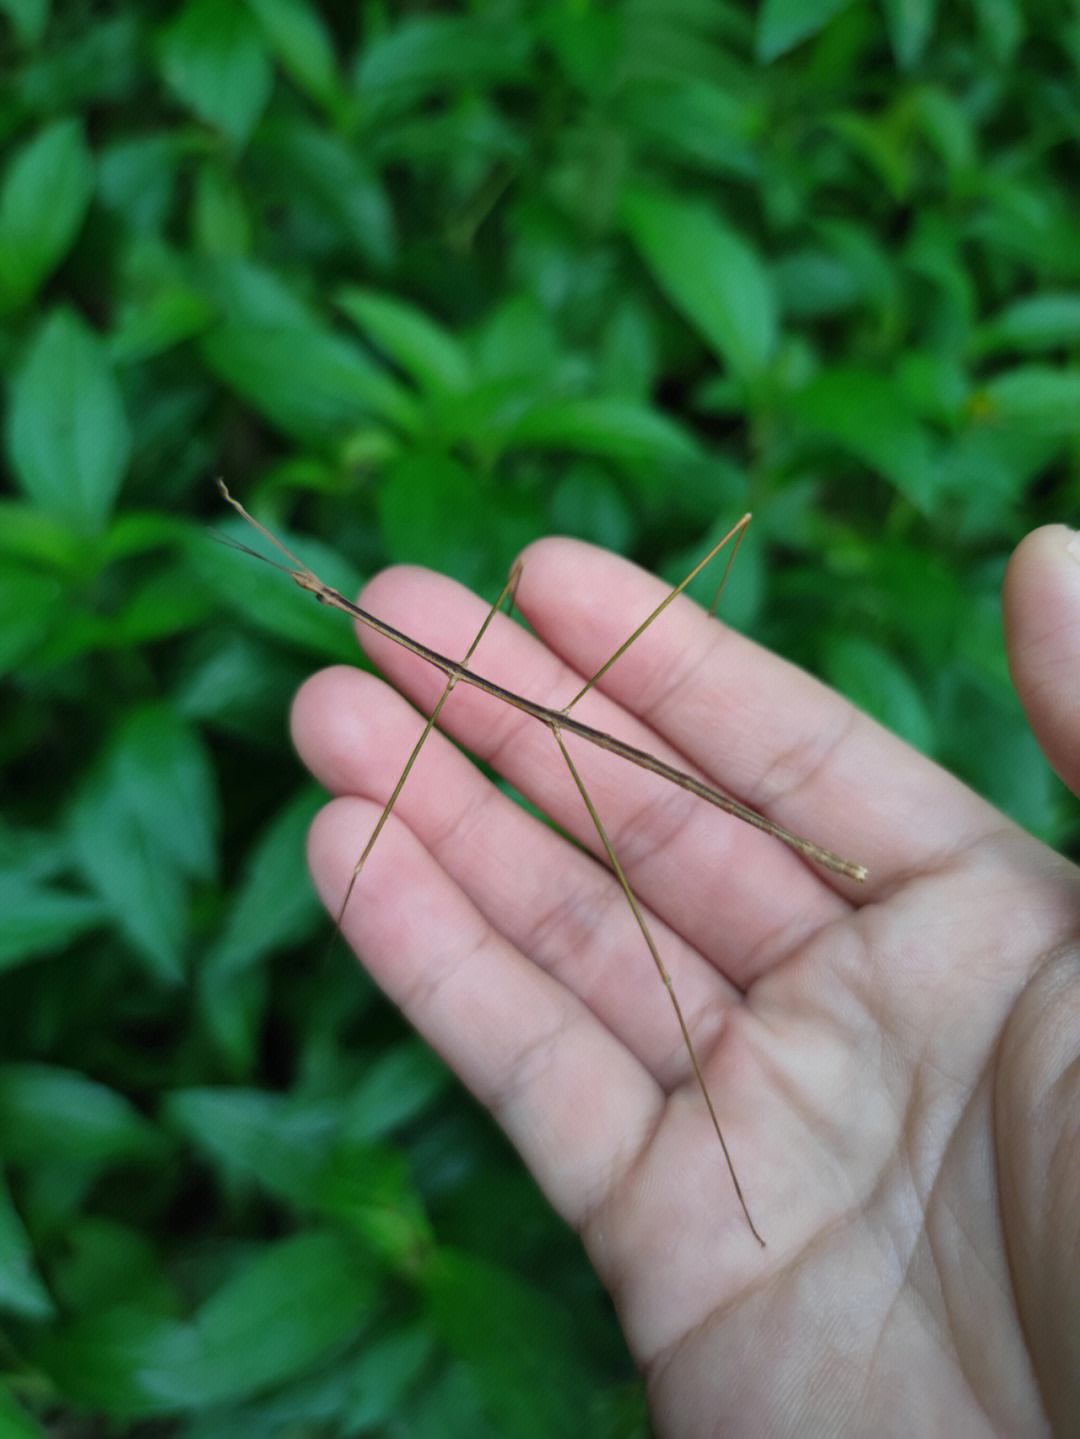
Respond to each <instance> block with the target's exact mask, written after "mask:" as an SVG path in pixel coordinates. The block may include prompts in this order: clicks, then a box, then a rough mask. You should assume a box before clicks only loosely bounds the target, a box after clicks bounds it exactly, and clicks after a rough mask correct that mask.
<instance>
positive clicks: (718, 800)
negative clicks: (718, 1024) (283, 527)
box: [218, 480, 867, 1246]
mask: <svg viewBox="0 0 1080 1439" xmlns="http://www.w3.org/2000/svg"><path fill="white" fill-rule="evenodd" d="M218 485H219V487H220V489H221V492H222V494H223V495H224V497H225V499H226V500H227V501H228V503H229V504H230V505H232V507H233V508H234V509H235V510H236V511H237V512H238V513H239V514H240V515H241V516H243V518H244V519H245V520H247V522H248V523H249V524H250V525H252V526H253V527H254V528H255V529H256V530H258V531H259V533H260V534H262V535H263V536H264V537H265V538H266V539H267V540H269V541H270V543H271V544H272V545H274V546H275V547H276V548H277V550H278V551H279V552H280V553H282V554H283V555H284V556H285V557H286V559H288V560H289V561H290V564H288V565H281V564H278V563H277V561H274V560H268V559H267V557H266V556H265V555H261V554H259V553H258V552H257V551H254V550H248V549H247V546H244V545H237V546H236V547H237V548H239V549H242V550H244V551H245V552H247V553H249V554H252V555H254V556H255V557H256V558H257V559H261V560H265V561H266V563H268V564H274V565H277V568H279V569H282V570H284V571H285V573H286V574H288V575H289V576H290V577H291V578H292V579H293V580H294V581H295V583H296V584H298V585H299V586H300V588H301V589H303V590H307V591H308V592H309V593H310V594H313V595H314V596H315V598H316V599H317V600H319V601H320V603H322V604H325V605H330V606H331V607H333V608H334V609H339V610H342V611H344V613H345V614H347V615H350V616H352V618H353V619H354V620H357V621H359V623H361V624H363V625H366V626H367V627H368V628H369V629H372V630H374V631H375V632H376V633H377V634H380V635H382V636H384V637H385V638H386V639H389V640H392V641H393V642H394V643H395V644H398V645H401V646H402V647H403V648H404V649H406V650H409V651H410V652H411V653H412V654H414V655H417V656H419V658H420V659H423V660H425V661H426V662H427V663H428V664H430V665H432V666H434V667H435V668H436V669H437V670H440V671H441V672H442V673H443V674H444V675H445V676H446V685H445V687H444V689H443V692H442V694H441V695H440V697H439V700H438V702H437V703H436V705H435V707H434V709H433V710H432V713H431V716H430V718H429V719H428V720H427V722H426V724H425V725H424V728H423V730H422V732H421V734H420V737H419V738H418V740H417V741H416V744H415V745H414V746H413V749H412V752H411V753H410V755H409V758H408V760H407V761H406V763H405V765H404V768H403V769H402V771H401V774H400V775H399V777H398V779H397V782H396V784H395V785H394V788H393V791H392V793H391V795H390V798H389V799H388V800H387V802H386V804H385V806H384V807H383V810H382V813H381V814H380V816H379V818H378V820H377V822H376V824H375V827H374V829H373V830H372V832H371V835H370V837H369V839H368V841H367V844H366V845H365V846H364V849H363V852H362V853H361V855H360V857H359V859H358V860H357V862H356V864H355V866H354V867H353V871H352V875H351V877H350V880H349V883H348V886H347V888H346V891H345V897H344V899H343V900H342V903H341V907H340V909H339V911H338V915H337V921H336V924H337V928H338V929H340V928H341V924H342V920H343V918H344V915H345V911H346V908H347V907H348V904H349V899H350V897H351V895H352V891H353V888H354V887H355V884H356V881H357V878H358V877H359V874H360V871H361V870H362V868H363V866H364V864H365V862H366V860H367V857H368V855H369V854H370V853H371V850H372V848H373V847H374V845H375V841H376V840H377V839H378V837H379V835H380V833H381V832H382V830H383V827H384V825H385V824H386V821H387V819H388V818H389V815H390V812H391V810H392V809H393V807H394V804H395V802H396V800H397V798H398V795H399V794H400V793H401V790H402V787H403V786H404V784H405V781H406V779H407V778H408V776H409V772H410V770H411V769H412V767H413V765H414V764H415V762H416V759H417V757H418V755H419V753H420V750H421V748H422V747H423V744H424V741H425V740H426V739H427V737H428V735H429V734H430V733H431V730H432V729H433V727H434V726H435V723H436V721H437V720H438V717H439V714H440V712H441V711H442V708H443V706H444V704H445V703H446V701H447V699H448V698H449V696H450V694H451V692H452V691H453V689H454V687H455V686H456V685H458V684H467V685H472V686H474V687H475V688H476V689H479V690H480V691H482V692H483V693H484V694H487V695H490V696H492V697H493V698H495V699H497V700H500V701H502V703H503V704H507V705H511V706H513V708H515V709H517V710H520V711H522V712H523V713H525V714H527V715H530V716H531V717H532V718H533V719H535V720H537V721H538V722H539V723H540V724H542V725H545V726H546V727H547V728H548V729H549V730H550V731H551V734H552V737H553V738H554V740H555V743H556V744H557V745H558V747H559V750H560V752H561V754H562V757H563V759H564V760H565V762H566V766H567V769H568V770H569V772H570V775H571V778H572V779H573V781H574V784H575V785H576V787H577V789H578V791H579V793H580V794H581V798H582V801H583V802H584V804H585V807H586V809H587V810H588V813H589V817H590V819H591V821H592V824H593V826H594V828H595V830H596V833H597V835H598V837H599V840H600V844H601V846H602V848H603V851H604V854H605V855H606V856H607V860H608V864H609V865H610V867H611V870H612V872H613V873H614V875H615V878H616V879H617V881H618V883H619V885H620V887H621V889H622V891H623V894H624V895H625V897H626V902H627V904H629V906H630V909H631V911H632V913H633V916H634V920H635V922H636V924H637V927H638V929H639V930H640V931H641V935H642V938H643V939H644V941H645V944H646V946H647V947H648V950H649V953H650V955H651V956H652V960H653V964H654V965H655V966H656V970H657V973H658V974H659V976H660V979H661V981H662V982H663V985H664V987H665V989H666V990H667V993H668V998H669V999H670V1001H671V1005H672V1008H673V1009H674V1011H675V1018H676V1020H677V1022H678V1026H679V1030H680V1032H681V1035H682V1041H683V1044H684V1045H685V1047H686V1051H687V1054H688V1055H689V1058H690V1063H691V1065H692V1067H693V1071H694V1076H695V1079H696V1081H697V1086H698V1089H699V1090H700V1091H701V1095H702V1098H703V1099H704V1101H705V1106H706V1108H707V1110H708V1112H709V1118H710V1120H711V1122H712V1127H713V1130H714V1131H715V1133H716V1137H717V1139H718V1141H719V1143H720V1148H721V1150H722V1152H723V1156H724V1161H725V1163H726V1165H727V1169H728V1173H729V1175H730V1177H731V1183H732V1186H733V1187H734V1190H735V1195H736V1197H737V1199H738V1201H739V1204H740V1206H741V1208H742V1212H743V1215H744V1217H745V1219H746V1223H747V1225H748V1226H749V1228H750V1232H751V1234H753V1236H754V1238H755V1239H756V1240H757V1242H758V1243H759V1244H760V1245H762V1246H764V1243H765V1241H764V1240H763V1239H762V1237H761V1235H760V1233H759V1232H758V1230H757V1227H756V1226H755V1224H754V1221H753V1219H752V1217H751V1214H750V1209H749V1206H748V1204H747V1201H746V1198H745V1196H744V1194H743V1191H742V1187H741V1185H740V1184H739V1180H738V1177H737V1175H736V1172H735V1165H734V1162H733V1160H732V1157H731V1154H730V1152H729V1150H728V1146H727V1142H726V1141H725V1139H724V1135H723V1131H722V1130H721V1128H720V1121H719V1120H718V1118H717V1115H716V1110H715V1108H714V1107H713V1102H712V1099H711V1097H710V1095H709V1091H708V1088H707V1086H706V1084H705V1078H704V1075H703V1073H702V1069H701V1065H700V1062H699V1060H698V1057H697V1052H696V1050H695V1048H694V1043H693V1040H692V1039H691V1036H690V1031H689V1028H688V1026H687V1023H686V1020H685V1018H684V1015H683V1011H682V1007H681V1005H680V1004H679V1000H678V996H677V995H676V993H675V989H674V986H673V984H672V980H671V975H670V974H669V973H668V970H667V968H666V966H665V965H664V962H663V960H662V959H661V957H660V952H659V950H658V949H657V946H656V943H655V940H654V939H653V936H652V933H651V931H650V929H649V926H648V923H647V921H646V919H645V915H644V913H643V912H642V909H641V906H640V905H639V903H638V901H637V898H636V896H635V895H634V892H633V890H632V889H631V887H630V883H629V881H628V879H627V877H626V874H625V873H624V871H623V868H622V866H621V864H620V863H619V859H618V856H617V855H616V853H615V851H614V848H613V847H612V844H611V841H610V839H609V837H608V834H607V831H606V830H605V828H604V825H603V821H602V820H601V818H600V815H599V814H598V812H597V810H596V807H595V806H594V804H593V802H592V799H591V798H590V796H589V793H588V790H587V789H586V787H585V784H584V781H583V780H582V778H581V775H580V774H579V772H578V770H577V768H576V766H575V765H574V762H573V760H572V759H571V757H570V754H569V752H568V750H567V748H566V745H565V743H564V741H563V735H564V734H570V735H574V736H576V737H577V738H578V739H581V740H584V741H586V742H587V743H589V744H592V745H596V746H598V747H599V748H600V749H604V750H608V751H609V752H610V753H612V754H615V755H617V756H619V757H620V758H621V759H624V760H627V761H628V762H629V763H630V764H634V765H637V766H639V767H640V768H641V769H645V770H649V771H650V772H651V773H653V774H656V775H659V776H660V777H661V778H662V779H665V780H667V781H669V782H670V783H671V784H674V785H678V786H679V787H680V788H682V789H685V790H688V791H689V792H690V793H691V794H693V795H696V796H697V797H698V798H699V799H703V800H705V801H706V802H707V803H709V804H712V805H715V806H716V807H717V808H718V809H721V810H723V811H725V813H727V814H730V815H734V816H735V817H736V818H737V819H740V820H742V821H744V823H746V824H749V825H753V826H754V828H755V829H759V830H762V831H764V832H765V833H766V834H769V835H772V836H773V838H775V839H778V840H780V841H781V842H782V843H784V844H786V845H788V846H790V847H791V848H792V849H794V850H796V851H797V852H798V853H800V854H802V855H805V856H806V858H807V859H810V860H813V861H814V862H815V863H817V864H820V865H822V866H823V867H824V868H826V869H829V870H831V871H833V872H834V873H836V874H840V875H844V876H845V877H847V878H848V879H853V880H858V881H862V880H865V879H866V878H867V870H866V868H865V866H863V865H861V864H858V863H855V862H854V861H852V860H848V859H842V858H841V857H840V856H839V855H837V854H834V853H833V852H832V851H830V850H827V849H823V848H822V847H821V846H820V845H818V844H815V843H814V842H813V841H812V840H810V839H806V838H804V837H803V836H802V835H798V834H795V833H794V832H793V831H791V830H789V829H785V828H784V826H783V825H780V824H777V823H776V822H775V821H774V820H771V819H768V818H766V816H764V815H762V814H759V813H758V811H757V810H755V809H752V808H751V807H750V806H749V805H745V804H743V803H742V802H741V801H739V800H737V799H734V798H733V797H732V796H730V795H727V794H725V793H724V792H723V791H722V790H719V789H717V788H715V786H713V785H710V784H707V783H706V782H705V781H704V780H701V779H699V778H697V777H696V776H694V775H691V774H687V773H685V772H684V771H682V770H680V769H677V768H676V767H675V766H674V765H671V764H668V763H667V762H666V761H664V760H661V759H659V758H657V756H655V755H652V754H649V753H648V751H647V750H643V749H639V748H637V747H636V746H634V745H631V744H628V743H626V742H625V741H623V740H620V739H617V738H616V737H615V736H614V735H611V734H608V733H606V732H605V731H603V730H598V729H594V728H593V727H592V726H590V725H587V724H584V723H582V721H580V720H578V719H576V718H575V717H574V716H573V715H572V714H571V710H572V709H573V707H574V706H575V705H576V704H577V703H578V701H579V700H581V699H582V697H583V696H584V695H586V694H587V693H588V692H589V690H590V689H592V687H593V686H594V685H595V684H596V682H597V681H598V680H599V679H600V678H601V676H602V675H604V674H605V673H606V672H607V671H608V670H609V669H610V668H611V666H612V665H613V664H614V663H615V661H616V660H617V659H618V658H619V657H620V656H621V655H622V654H624V653H625V651H626V650H627V649H629V647H630V646H631V645H632V644H633V643H634V641H635V640H636V639H637V638H638V637H639V635H641V634H642V633H643V632H644V631H645V630H646V629H647V628H648V626H649V625H650V624H652V622H653V620H655V619H656V618H657V616H658V615H659V614H660V613H661V612H662V611H663V610H664V609H666V608H667V606H668V605H669V604H671V602H672V601H673V600H674V599H675V598H676V597H677V596H678V595H680V594H681V593H682V592H683V590H685V589H686V587H687V585H689V584H690V582H691V581H692V580H693V579H694V578H695V577H696V576H697V575H698V574H700V572H701V571H702V570H703V569H704V568H705V566H706V565H707V564H709V562H710V561H711V560H712V559H714V558H715V556H716V555H717V554H718V553H719V552H720V551H721V550H722V549H723V548H724V547H725V546H726V545H728V544H729V543H732V541H734V544H733V547H732V552H731V556H730V558H729V560H728V565H727V570H730V568H731V562H732V560H733V559H734V556H735V551H736V550H737V548H738V543H739V540H740V539H741V538H742V535H743V533H744V532H745V529H746V526H747V525H748V524H749V522H750V516H749V515H748V514H747V515H744V516H743V518H742V519H741V520H739V521H738V523H737V524H735V525H734V526H733V527H732V528H731V530H729V531H728V533H727V534H726V535H725V536H724V538H723V539H722V540H720V541H719V543H718V544H716V545H715V546H714V547H713V548H712V549H711V550H710V551H709V553H708V554H707V555H706V556H705V558H704V559H703V560H702V561H701V562H700V563H699V564H697V565H696V566H695V567H694V568H693V569H692V570H691V571H690V573H689V574H688V575H687V576H686V578H685V579H684V580H682V581H681V582H680V583H679V584H677V585H676V586H675V587H674V588H673V589H672V590H670V591H669V592H668V594H667V595H666V596H665V598H664V599H663V600H662V601H661V602H660V604H659V605H657V606H656V608H655V609H654V610H653V611H652V613H651V614H650V615H649V616H648V617H647V618H646V619H645V620H643V621H642V622H641V624H639V625H638V627H637V628H636V629H635V630H634V631H633V633H632V634H630V635H629V637H628V638H627V639H625V640H624V641H623V642H622V644H620V645H619V646H618V648H617V649H615V651H614V652H613V653H612V654H611V655H610V656H609V657H608V659H607V660H605V662H604V663H603V664H602V665H601V666H600V668H599V669H598V670H597V671H596V672H595V674H593V676H592V677H591V678H590V679H589V680H587V681H586V683H585V684H583V685H582V686H581V688H580V689H579V690H578V692H577V693H576V694H575V695H574V696H573V698H572V699H570V700H569V701H568V702H567V703H566V704H565V705H564V706H563V707H562V708H561V709H552V708H549V707H548V706H546V705H542V704H538V703H537V702H536V701H534V700H531V699H528V698H527V697H526V696H525V695H521V694H517V693H516V692H515V691H513V690H510V689H506V688H504V687H503V686H502V685H498V684H495V683H494V682H493V681H491V680H488V679H485V678H484V677H483V676H482V675H479V674H477V673H476V672H475V671H474V670H471V669H469V668H468V665H469V661H470V660H471V659H472V656H473V654H474V652H475V650H476V648H477V646H478V645H479V644H480V641H481V640H482V639H483V636H484V634H485V632H486V630H487V628H488V626H489V624H490V623H491V621H492V619H493V618H494V616H495V614H496V613H497V612H498V610H499V609H500V607H501V606H502V604H503V603H504V601H507V600H509V602H510V604H511V605H512V604H513V597H514V592H515V589H516V587H517V581H518V578H519V576H520V567H519V566H515V568H514V570H512V571H511V574H510V578H509V579H508V580H507V583H506V585H505V587H504V589H503V592H502V594H501V595H500V596H499V598H498V599H497V600H496V601H495V603H494V605H492V607H491V609H490V610H489V611H488V614H487V617H486V618H485V620H484V622H483V624H482V625H481V627H480V629H479V631H478V632H477V634H476V637H475V639H474V640H473V641H472V643H471V644H470V646H469V648H468V650H467V651H466V653H465V655H464V657H463V659H462V660H461V661H458V660H453V659H449V658H448V657H447V656H446V655H442V654H439V653H438V652H437V651H436V650H433V649H430V648H429V647H428V646H427V645H425V644H422V643H421V642H420V641H419V640H415V639H413V638H411V636H409V635H406V634H404V633H402V632H401V631H400V630H397V629H395V628H394V627H393V626H392V625H389V624H387V623H386V622H385V621H383V620H380V619H379V618H378V617H377V616H375V615H372V614H369V613H368V612H367V611H366V610H363V609H361V608H360V607H359V606H358V605H356V604H354V603H353V602H352V601H351V600H349V599H347V598H346V597H345V596H344V595H342V594H340V593H339V592H338V591H337V590H335V589H331V588H330V586H329V585H326V584H324V583H323V581H322V580H320V579H319V577H318V576H317V575H316V574H314V573H313V572H312V571H311V570H310V569H308V567H307V566H306V565H305V564H304V563H303V562H302V561H301V560H299V559H297V557H296V556H295V555H294V554H293V553H292V552H291V551H290V550H288V549H286V548H285V546H284V545H283V544H282V543H281V541H280V540H278V539H277V538H276V536H274V535H273V534H271V532H270V531H269V530H268V529H266V528H265V526H263V525H261V524H260V523H259V522H258V520H256V519H254V518H253V517H252V516H251V515H250V514H248V512H247V510H245V509H244V507H243V505H241V504H240V503H239V501H237V500H236V499H234V498H233V496H232V495H231V494H230V493H229V491H228V489H227V488H226V487H225V485H224V483H223V482H222V481H221V480H219V481H218ZM233 543H235V542H233ZM727 570H726V571H725V576H724V578H725V579H726V578H727ZM721 588H722V584H721ZM717 598H719V593H718V595H717Z"/></svg>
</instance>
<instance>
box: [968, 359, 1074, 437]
mask: <svg viewBox="0 0 1080 1439" xmlns="http://www.w3.org/2000/svg"><path fill="white" fill-rule="evenodd" d="M973 405H974V408H975V413H976V416H977V417H978V418H979V419H980V420H983V421H988V422H989V423H990V424H993V425H1004V426H1009V427H1017V428H1023V429H1029V430H1032V431H1034V432H1035V433H1037V434H1053V435H1062V436H1071V435H1077V434H1080V374H1076V373H1075V372H1074V371H1072V370H1055V369H1053V368H1052V367H1051V366H1049V365H1020V366H1018V367H1017V368H1016V369H1015V370H1007V371H1006V372H1005V373H1004V374H1001V375H998V376H996V377H995V378H994V379H993V380H990V381H988V382H987V383H986V384H985V385H983V386H982V388H981V389H980V390H979V392H978V394H977V395H976V396H975V397H974V401H973Z"/></svg>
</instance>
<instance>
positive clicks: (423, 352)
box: [337, 287, 472, 394]
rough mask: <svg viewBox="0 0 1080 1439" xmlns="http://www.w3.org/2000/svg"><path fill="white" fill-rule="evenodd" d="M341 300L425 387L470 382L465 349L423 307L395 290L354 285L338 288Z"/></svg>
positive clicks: (441, 388)
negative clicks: (390, 292)
mask: <svg viewBox="0 0 1080 1439" xmlns="http://www.w3.org/2000/svg"><path fill="white" fill-rule="evenodd" d="M337 305H338V308H339V309H340V310H342V311H344V313H345V314H346V315H348V317H349V318H350V320H352V321H353V323H354V324H355V325H356V327H357V328H358V329H359V330H360V332H361V334H362V335H363V336H364V337H365V339H367V340H368V341H370V343H371V344H372V345H374V346H375V348H376V349H378V350H381V351H382V353H383V354H384V355H385V356H386V357H387V359H389V360H391V361H392V362H393V363H394V364H396V365H398V366H399V367H400V368H401V369H403V370H404V371H405V373H406V374H407V375H409V376H410V377H411V378H412V379H413V380H414V381H415V382H416V384H417V385H418V386H419V388H420V389H421V390H423V391H430V392H434V393H436V394H447V393H448V394H454V393H456V392H458V391H459V390H465V389H467V388H468V386H469V385H470V383H471V381H472V371H471V366H470V364H469V361H468V357H467V356H466V354H465V352H464V350H463V349H462V347H461V346H460V345H459V344H458V342H457V341H456V340H455V339H454V337H453V336H452V335H450V334H449V333H448V332H447V331H446V330H444V329H443V328H442V326H441V325H438V324H436V322H435V321H434V320H432V319H431V318H430V317H429V316H428V315H425V314H424V312H423V311H422V310H418V309H416V307H415V306H413V305H409V304H406V303H405V302H404V301H402V300H399V299H396V298H395V297H394V296H392V295H383V294H377V293H376V292H375V291H373V290H358V289H355V288H352V287H350V288H348V289H345V290H342V291H341V292H340V293H339V295H338V296H337Z"/></svg>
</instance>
